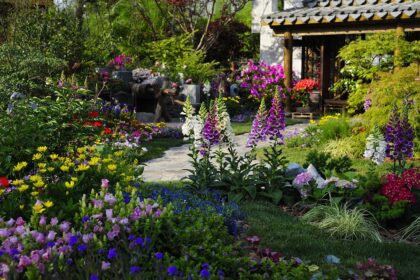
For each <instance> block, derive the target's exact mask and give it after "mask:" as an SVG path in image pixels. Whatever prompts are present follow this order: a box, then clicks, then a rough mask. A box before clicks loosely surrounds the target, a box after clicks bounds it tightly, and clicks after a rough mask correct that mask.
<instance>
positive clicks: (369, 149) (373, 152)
mask: <svg viewBox="0 0 420 280" xmlns="http://www.w3.org/2000/svg"><path fill="white" fill-rule="evenodd" d="M363 156H364V157H365V158H368V159H370V160H372V161H373V162H374V163H376V164H377V165H380V164H382V163H383V162H384V160H385V156H386V142H385V138H384V136H383V135H382V133H380V132H379V130H378V129H375V130H374V131H373V132H372V133H371V134H370V135H369V136H368V137H367V138H366V150H365V152H364V153H363Z"/></svg>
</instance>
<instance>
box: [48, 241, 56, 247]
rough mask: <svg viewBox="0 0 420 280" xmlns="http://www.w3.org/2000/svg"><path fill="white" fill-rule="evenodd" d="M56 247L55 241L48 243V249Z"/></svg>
mask: <svg viewBox="0 0 420 280" xmlns="http://www.w3.org/2000/svg"><path fill="white" fill-rule="evenodd" d="M54 245H55V243H54V241H48V242H47V247H54Z"/></svg>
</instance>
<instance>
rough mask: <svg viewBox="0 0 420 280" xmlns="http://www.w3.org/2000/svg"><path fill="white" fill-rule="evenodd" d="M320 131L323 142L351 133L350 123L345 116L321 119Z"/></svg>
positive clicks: (320, 138)
mask: <svg viewBox="0 0 420 280" xmlns="http://www.w3.org/2000/svg"><path fill="white" fill-rule="evenodd" d="M318 128H319V130H320V133H319V135H318V137H319V140H320V142H321V143H326V142H327V141H328V140H337V139H340V138H344V137H348V136H350V135H351V129H350V125H349V123H348V120H347V119H346V118H344V117H339V118H336V117H332V118H326V119H325V120H323V119H321V120H320V122H319V126H318Z"/></svg>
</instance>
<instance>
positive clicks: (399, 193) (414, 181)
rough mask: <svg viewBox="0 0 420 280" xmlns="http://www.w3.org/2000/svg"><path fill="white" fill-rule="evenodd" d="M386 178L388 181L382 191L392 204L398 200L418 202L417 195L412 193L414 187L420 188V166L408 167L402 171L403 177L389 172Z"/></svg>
mask: <svg viewBox="0 0 420 280" xmlns="http://www.w3.org/2000/svg"><path fill="white" fill-rule="evenodd" d="M386 179H387V182H386V184H385V185H383V186H382V188H381V193H382V194H383V195H384V196H386V197H387V198H388V200H389V201H390V202H391V203H392V204H395V203H397V202H398V201H408V202H409V203H412V204H414V203H416V197H415V195H414V194H413V193H412V189H413V188H414V189H419V188H420V168H411V169H407V170H405V171H404V172H403V173H402V175H401V177H399V176H397V175H395V174H388V175H387V176H386Z"/></svg>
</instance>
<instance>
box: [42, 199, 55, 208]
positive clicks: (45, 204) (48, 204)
mask: <svg viewBox="0 0 420 280" xmlns="http://www.w3.org/2000/svg"><path fill="white" fill-rule="evenodd" d="M53 205H54V203H53V202H52V201H51V200H48V201H47V202H44V206H45V207H47V208H50V207H52V206H53Z"/></svg>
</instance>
